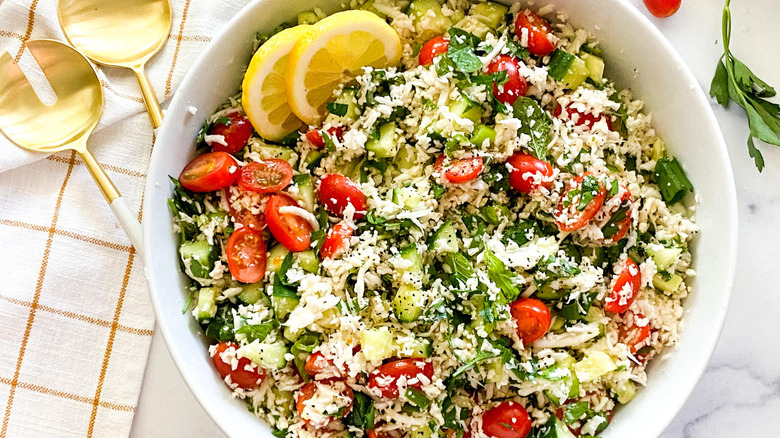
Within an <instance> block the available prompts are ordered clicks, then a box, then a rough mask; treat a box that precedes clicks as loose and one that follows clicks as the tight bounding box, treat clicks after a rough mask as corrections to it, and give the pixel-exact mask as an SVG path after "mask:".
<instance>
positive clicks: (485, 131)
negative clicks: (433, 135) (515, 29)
mask: <svg viewBox="0 0 780 438" xmlns="http://www.w3.org/2000/svg"><path fill="white" fill-rule="evenodd" d="M480 4H482V3H480ZM469 141H471V143H472V144H474V145H475V146H477V147H479V148H481V147H483V146H485V142H486V141H487V145H488V146H489V145H492V144H493V143H495V142H496V130H495V129H493V128H490V127H487V126H485V125H477V126H475V127H474V132H473V133H472V134H471V139H469Z"/></svg>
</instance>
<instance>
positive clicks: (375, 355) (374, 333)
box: [360, 328, 393, 362]
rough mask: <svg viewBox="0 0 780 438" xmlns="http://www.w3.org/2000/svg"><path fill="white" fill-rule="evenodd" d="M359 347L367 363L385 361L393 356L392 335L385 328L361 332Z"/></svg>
mask: <svg viewBox="0 0 780 438" xmlns="http://www.w3.org/2000/svg"><path fill="white" fill-rule="evenodd" d="M360 347H361V350H360V351H362V352H363V355H364V356H365V357H366V360H367V361H371V362H374V361H378V360H384V359H387V358H388V357H390V356H392V355H393V334H392V333H391V332H390V331H389V330H388V329H387V328H378V329H368V330H363V331H362V332H360Z"/></svg>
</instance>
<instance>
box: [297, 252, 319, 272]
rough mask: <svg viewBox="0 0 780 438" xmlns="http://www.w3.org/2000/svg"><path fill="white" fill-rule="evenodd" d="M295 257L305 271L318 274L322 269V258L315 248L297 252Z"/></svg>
mask: <svg viewBox="0 0 780 438" xmlns="http://www.w3.org/2000/svg"><path fill="white" fill-rule="evenodd" d="M293 259H294V260H296V261H297V262H298V265H299V266H300V267H301V268H303V270H304V271H306V272H310V273H312V274H316V273H317V272H318V271H319V270H320V259H319V258H318V257H317V253H315V252H314V250H311V249H310V250H307V251H301V252H296V253H295V254H293Z"/></svg>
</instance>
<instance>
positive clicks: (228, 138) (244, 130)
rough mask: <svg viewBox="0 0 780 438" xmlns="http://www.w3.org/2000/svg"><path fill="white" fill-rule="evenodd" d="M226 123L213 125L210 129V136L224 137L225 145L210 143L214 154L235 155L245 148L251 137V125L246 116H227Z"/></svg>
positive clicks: (234, 114) (235, 114) (236, 114)
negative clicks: (225, 153)
mask: <svg viewBox="0 0 780 438" xmlns="http://www.w3.org/2000/svg"><path fill="white" fill-rule="evenodd" d="M227 118H228V119H229V121H228V122H227V123H215V124H214V126H213V127H212V128H211V135H221V136H223V137H225V143H227V144H226V145H224V144H219V143H212V144H211V150H212V151H214V152H227V153H229V154H235V153H236V152H238V151H240V150H241V149H243V148H244V146H246V142H247V141H249V138H250V137H252V124H251V123H249V119H247V118H246V116H242V115H240V114H238V113H233V114H230V115H229V116H227Z"/></svg>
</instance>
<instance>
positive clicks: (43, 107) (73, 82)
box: [0, 40, 142, 254]
mask: <svg viewBox="0 0 780 438" xmlns="http://www.w3.org/2000/svg"><path fill="white" fill-rule="evenodd" d="M26 44H27V48H28V49H29V50H30V53H32V55H33V57H34V58H35V60H36V61H38V65H39V66H40V67H41V71H43V74H44V76H46V78H47V79H48V81H49V84H50V85H51V88H52V89H53V90H54V94H55V95H56V100H55V101H54V103H52V104H49V105H47V104H44V103H43V102H41V100H40V98H39V97H38V95H37V94H36V93H35V91H34V90H33V88H32V85H30V82H29V81H28V80H27V78H26V77H25V76H24V73H22V71H21V70H20V69H19V66H18V65H16V64H15V63H14V62H13V59H12V58H11V55H9V54H8V52H2V53H0V132H3V133H4V134H5V135H6V137H8V139H9V140H11V141H12V142H14V143H16V144H17V145H19V146H21V147H23V148H25V149H28V150H31V151H36V152H46V153H52V152H58V151H62V150H65V149H73V150H75V151H76V152H78V153H79V155H81V158H82V160H83V161H84V164H85V165H86V166H87V169H89V173H90V174H91V175H92V177H93V178H94V179H95V182H97V184H98V186H99V187H100V191H102V192H103V196H105V198H106V200H107V201H108V203H109V205H111V209H112V210H113V211H114V214H115V215H116V217H117V219H119V223H120V224H121V225H122V228H124V230H125V232H126V233H127V236H128V237H129V238H130V241H131V242H132V243H133V246H135V249H136V252H138V253H139V254H141V251H142V249H141V243H142V239H141V224H139V223H138V219H136V216H135V215H134V214H133V213H132V212H131V211H130V209H129V208H128V206H127V203H126V202H125V200H124V198H122V195H120V194H119V191H118V190H117V188H116V186H114V184H113V183H112V182H111V180H110V179H109V178H108V175H106V172H105V171H104V170H103V169H102V168H101V167H100V164H98V162H97V161H96V160H95V157H93V156H92V154H91V153H90V152H89V151H88V150H87V138H88V137H89V135H90V134H91V133H92V131H93V130H94V129H95V126H97V123H98V121H99V120H100V115H101V114H102V113H103V89H102V87H101V85H100V80H99V79H98V77H97V73H95V70H94V68H93V67H92V65H91V64H90V63H89V61H88V60H87V58H85V57H84V56H83V55H81V54H80V53H79V52H77V51H76V50H74V49H73V48H72V47H70V46H68V45H66V44H63V43H61V42H59V41H54V40H29V41H27V43H26Z"/></svg>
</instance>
